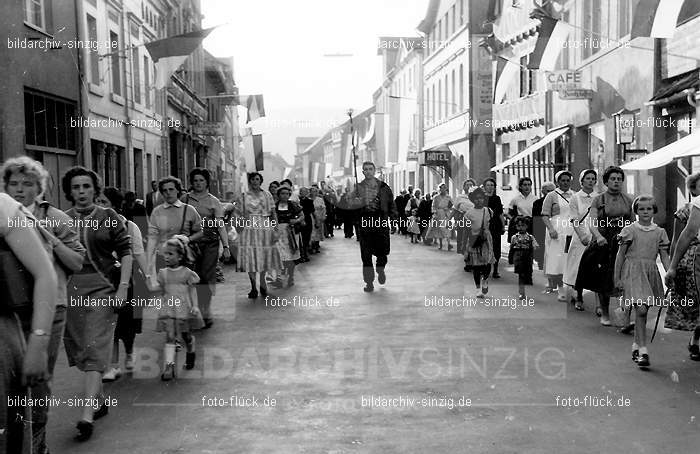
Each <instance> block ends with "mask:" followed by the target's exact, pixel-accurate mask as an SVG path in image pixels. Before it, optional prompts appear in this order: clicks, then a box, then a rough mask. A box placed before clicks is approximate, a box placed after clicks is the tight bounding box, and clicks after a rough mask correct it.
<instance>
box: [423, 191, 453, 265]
mask: <svg viewBox="0 0 700 454" xmlns="http://www.w3.org/2000/svg"><path fill="white" fill-rule="evenodd" d="M432 211H433V219H432V222H431V226H430V227H429V229H428V233H427V234H426V238H435V239H437V240H439V242H440V243H439V245H440V246H439V248H440V249H442V240H443V239H446V240H447V250H448V251H451V250H452V244H451V243H450V235H451V233H452V231H451V230H450V229H449V227H448V226H447V223H448V222H449V220H450V217H451V212H452V197H450V195H449V194H448V193H447V185H446V184H445V183H442V184H441V185H440V194H438V195H436V196H435V198H434V199H433V206H432Z"/></svg>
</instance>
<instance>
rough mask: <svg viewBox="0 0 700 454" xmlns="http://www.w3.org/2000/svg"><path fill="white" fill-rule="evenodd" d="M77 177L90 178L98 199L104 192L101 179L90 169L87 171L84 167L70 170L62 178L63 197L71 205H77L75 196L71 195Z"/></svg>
mask: <svg viewBox="0 0 700 454" xmlns="http://www.w3.org/2000/svg"><path fill="white" fill-rule="evenodd" d="M75 177H90V179H91V180H92V187H93V188H95V194H94V196H95V197H97V196H99V195H100V193H101V192H102V181H101V180H100V177H99V176H98V175H97V174H96V173H95V172H93V171H92V170H90V169H86V168H85V167H83V166H75V167H71V168H70V169H68V171H67V172H66V173H65V174H64V175H63V178H61V188H62V189H63V195H64V196H65V197H66V200H68V201H69V202H71V203H75V200H73V196H72V195H71V185H72V182H73V178H75Z"/></svg>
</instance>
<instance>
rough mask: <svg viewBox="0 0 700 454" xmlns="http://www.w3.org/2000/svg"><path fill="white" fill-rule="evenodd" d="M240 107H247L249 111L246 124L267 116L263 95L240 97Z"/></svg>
mask: <svg viewBox="0 0 700 454" xmlns="http://www.w3.org/2000/svg"><path fill="white" fill-rule="evenodd" d="M238 105H240V106H243V107H245V108H246V109H247V110H248V118H247V120H246V123H250V122H251V121H253V120H257V119H258V118H260V117H264V116H265V103H264V102H263V95H241V96H239V97H238Z"/></svg>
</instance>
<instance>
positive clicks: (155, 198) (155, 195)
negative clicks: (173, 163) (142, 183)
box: [146, 180, 163, 216]
mask: <svg viewBox="0 0 700 454" xmlns="http://www.w3.org/2000/svg"><path fill="white" fill-rule="evenodd" d="M151 189H152V190H151V192H149V193H148V194H146V213H148V215H149V216H150V215H151V213H152V212H153V209H154V208H155V207H157V206H158V205H160V204H161V203H163V196H162V195H161V194H160V191H158V182H157V181H155V180H154V181H151Z"/></svg>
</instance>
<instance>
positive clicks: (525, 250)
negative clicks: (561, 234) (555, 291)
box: [510, 216, 540, 300]
mask: <svg viewBox="0 0 700 454" xmlns="http://www.w3.org/2000/svg"><path fill="white" fill-rule="evenodd" d="M513 222H515V228H516V229H517V233H516V234H515V235H513V236H512V237H511V239H510V248H511V249H512V250H513V264H514V265H515V268H514V270H513V271H515V273H516V274H517V275H518V293H519V297H520V299H521V300H524V299H525V298H526V296H525V286H526V285H532V262H533V260H534V251H535V249H538V248H539V247H540V245H539V244H538V243H537V240H536V239H535V237H534V236H533V235H531V234H530V233H528V231H527V229H528V228H529V227H530V222H531V220H530V218H529V217H527V216H518V217H516V218H515V221H513Z"/></svg>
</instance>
